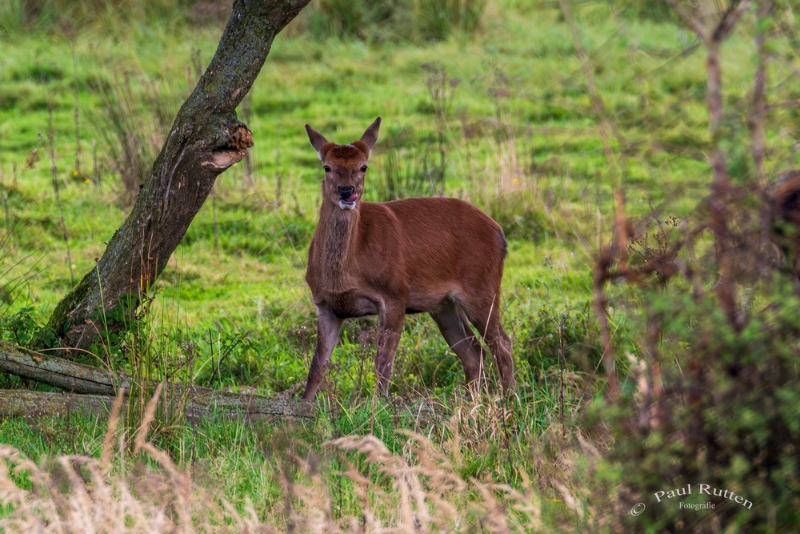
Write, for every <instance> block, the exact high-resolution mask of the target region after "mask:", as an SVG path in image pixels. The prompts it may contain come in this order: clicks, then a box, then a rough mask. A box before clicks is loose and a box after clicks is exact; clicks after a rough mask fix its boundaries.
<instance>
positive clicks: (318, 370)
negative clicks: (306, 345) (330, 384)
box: [303, 305, 343, 400]
mask: <svg viewBox="0 0 800 534" xmlns="http://www.w3.org/2000/svg"><path fill="white" fill-rule="evenodd" d="M342 322H343V319H340V318H339V317H336V315H335V314H334V313H333V312H332V311H331V310H330V309H328V307H327V306H324V305H322V306H317V348H316V349H315V350H314V358H312V360H311V369H310V370H309V371H308V380H307V381H306V390H305V392H303V398H304V399H307V400H311V399H313V398H314V395H316V394H317V390H318V389H319V385H320V383H321V382H322V379H323V378H324V377H325V371H327V370H328V366H329V365H330V362H331V352H333V349H334V347H335V346H336V342H337V341H338V340H339V332H340V331H341V330H342Z"/></svg>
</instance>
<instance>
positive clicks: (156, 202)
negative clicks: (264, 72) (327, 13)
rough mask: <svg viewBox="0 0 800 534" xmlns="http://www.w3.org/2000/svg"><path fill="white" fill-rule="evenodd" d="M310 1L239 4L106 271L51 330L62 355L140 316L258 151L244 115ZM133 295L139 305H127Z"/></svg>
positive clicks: (64, 305) (112, 244) (77, 290)
mask: <svg viewBox="0 0 800 534" xmlns="http://www.w3.org/2000/svg"><path fill="white" fill-rule="evenodd" d="M308 2H309V0H260V1H255V0H236V1H235V2H234V5H233V10H232V13H231V17H230V19H229V20H228V23H227V25H226V26H225V30H224V33H223V35H222V37H221V39H220V42H219V46H218V48H217V51H216V53H215V55H214V58H213V59H212V60H211V64H210V65H209V66H208V69H207V70H206V72H205V73H204V74H203V76H202V77H201V78H200V81H199V82H198V83H197V86H196V87H195V89H194V91H193V92H192V94H191V96H189V98H188V99H187V100H186V102H184V104H183V106H182V107H181V109H180V111H179V112H178V116H177V118H176V119H175V123H174V124H173V126H172V130H171V131H170V134H169V136H168V137H167V139H166V141H165V143H164V147H163V148H162V150H161V153H160V154H159V156H158V158H157V159H156V161H155V163H154V165H153V170H152V171H151V173H150V176H149V177H148V178H147V180H146V181H145V183H144V184H142V187H141V189H140V191H139V194H138V196H137V198H136V202H135V204H134V206H133V209H132V211H131V213H130V214H129V215H128V218H127V219H126V220H125V223H124V224H123V225H122V227H121V228H120V229H119V230H117V231H116V232H115V233H114V235H113V236H112V237H111V239H110V240H109V242H108V246H107V248H106V250H105V253H104V254H103V256H102V257H101V258H100V260H99V261H98V262H97V264H96V266H95V267H94V268H93V269H92V270H91V271H90V272H89V273H88V274H86V276H84V277H83V279H82V280H81V281H80V282H79V283H78V285H77V286H75V287H74V288H73V289H72V291H70V292H69V294H67V296H66V297H64V299H63V300H62V301H61V302H60V303H59V304H58V305H57V306H56V308H55V310H54V311H53V313H52V315H51V316H50V319H49V321H48V326H49V327H50V328H51V329H52V330H53V331H54V332H55V333H56V335H57V336H58V338H59V340H60V345H61V346H63V347H88V346H90V345H91V344H92V342H93V341H94V340H95V339H96V338H97V335H98V333H99V332H102V331H103V330H104V329H105V328H107V327H109V326H110V325H109V322H111V321H112V320H116V321H117V323H118V324H124V322H125V320H126V317H130V316H131V315H132V314H133V313H135V309H136V306H137V305H138V303H139V302H140V301H141V300H142V299H143V298H144V297H145V295H146V294H147V291H148V289H149V288H150V287H151V285H152V284H153V283H154V282H155V280H156V279H157V278H158V276H159V275H160V274H161V272H162V271H163V270H164V267H165V266H166V265H167V261H168V260H169V258H170V256H171V255H172V252H173V251H174V250H175V248H176V247H177V246H178V243H179V242H180V240H181V239H182V238H183V236H184V234H185V233H186V230H187V228H188V227H189V224H190V223H191V222H192V219H193V218H194V216H195V215H196V214H197V212H198V211H199V210H200V208H201V206H202V205H203V203H204V202H205V200H206V198H207V197H208V195H209V193H210V192H211V189H212V187H213V186H214V182H215V180H216V178H217V176H219V175H220V174H221V173H222V172H223V171H224V170H226V169H227V168H229V167H230V166H232V165H234V164H235V163H237V162H238V161H240V160H241V159H242V158H243V157H244V156H245V155H246V154H247V150H248V149H249V148H250V147H251V146H253V136H252V134H251V132H250V130H248V128H247V126H246V125H244V124H242V123H241V122H239V121H238V120H237V118H236V106H238V105H239V103H240V102H241V101H242V99H243V98H244V96H245V95H246V94H247V93H248V91H250V88H251V87H252V85H253V82H255V80H256V77H257V76H258V74H259V72H260V71H261V68H262V66H263V65H264V61H265V60H266V58H267V54H268V53H269V50H270V47H271V45H272V41H273V39H274V38H275V36H276V35H277V34H278V32H280V31H281V30H282V29H283V28H284V27H285V26H286V24H288V23H289V21H291V20H292V19H293V18H294V17H295V16H296V15H297V14H298V13H299V12H300V10H301V9H302V8H303V7H304V6H305V5H306V4H308ZM165 53H166V51H165ZM123 295H128V296H130V298H131V301H130V302H131V304H130V305H121V304H124V299H123V298H122V297H123ZM115 310H121V313H122V314H123V316H122V317H120V313H112V312H113V311H115Z"/></svg>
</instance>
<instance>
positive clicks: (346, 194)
mask: <svg viewBox="0 0 800 534" xmlns="http://www.w3.org/2000/svg"><path fill="white" fill-rule="evenodd" d="M353 191H355V188H354V187H353V186H347V187H342V186H339V198H341V199H342V200H344V199H346V198H350V197H351V196H353Z"/></svg>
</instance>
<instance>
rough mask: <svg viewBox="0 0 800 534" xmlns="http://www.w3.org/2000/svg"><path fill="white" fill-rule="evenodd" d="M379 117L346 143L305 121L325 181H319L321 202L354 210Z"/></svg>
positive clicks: (358, 198)
mask: <svg viewBox="0 0 800 534" xmlns="http://www.w3.org/2000/svg"><path fill="white" fill-rule="evenodd" d="M380 127H381V118H380V117H378V118H377V119H375V122H373V123H372V124H370V125H369V128H367V130H366V131H365V132H364V135H362V136H361V139H359V140H358V141H353V142H352V143H350V144H349V145H337V144H336V143H331V142H330V141H328V140H327V139H325V136H323V135H322V134H321V133H319V132H318V131H316V130H315V129H314V128H312V127H311V126H309V125H308V124H306V132H308V140H309V141H311V146H313V147H314V150H316V151H317V155H318V156H319V159H320V161H321V162H322V167H323V168H324V169H325V180H324V181H323V182H322V197H323V202H332V203H333V204H334V205H335V206H337V207H339V208H340V209H343V210H354V209H356V207H357V206H358V202H359V201H360V200H361V197H362V195H363V194H364V176H365V175H366V173H367V162H368V161H369V155H370V153H371V152H372V147H374V146H375V142H376V141H377V140H378V130H379V129H380Z"/></svg>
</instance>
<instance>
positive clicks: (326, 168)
mask: <svg viewBox="0 0 800 534" xmlns="http://www.w3.org/2000/svg"><path fill="white" fill-rule="evenodd" d="M322 168H323V169H325V172H331V168H330V167H328V166H327V165H325V166H324V167H322Z"/></svg>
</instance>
